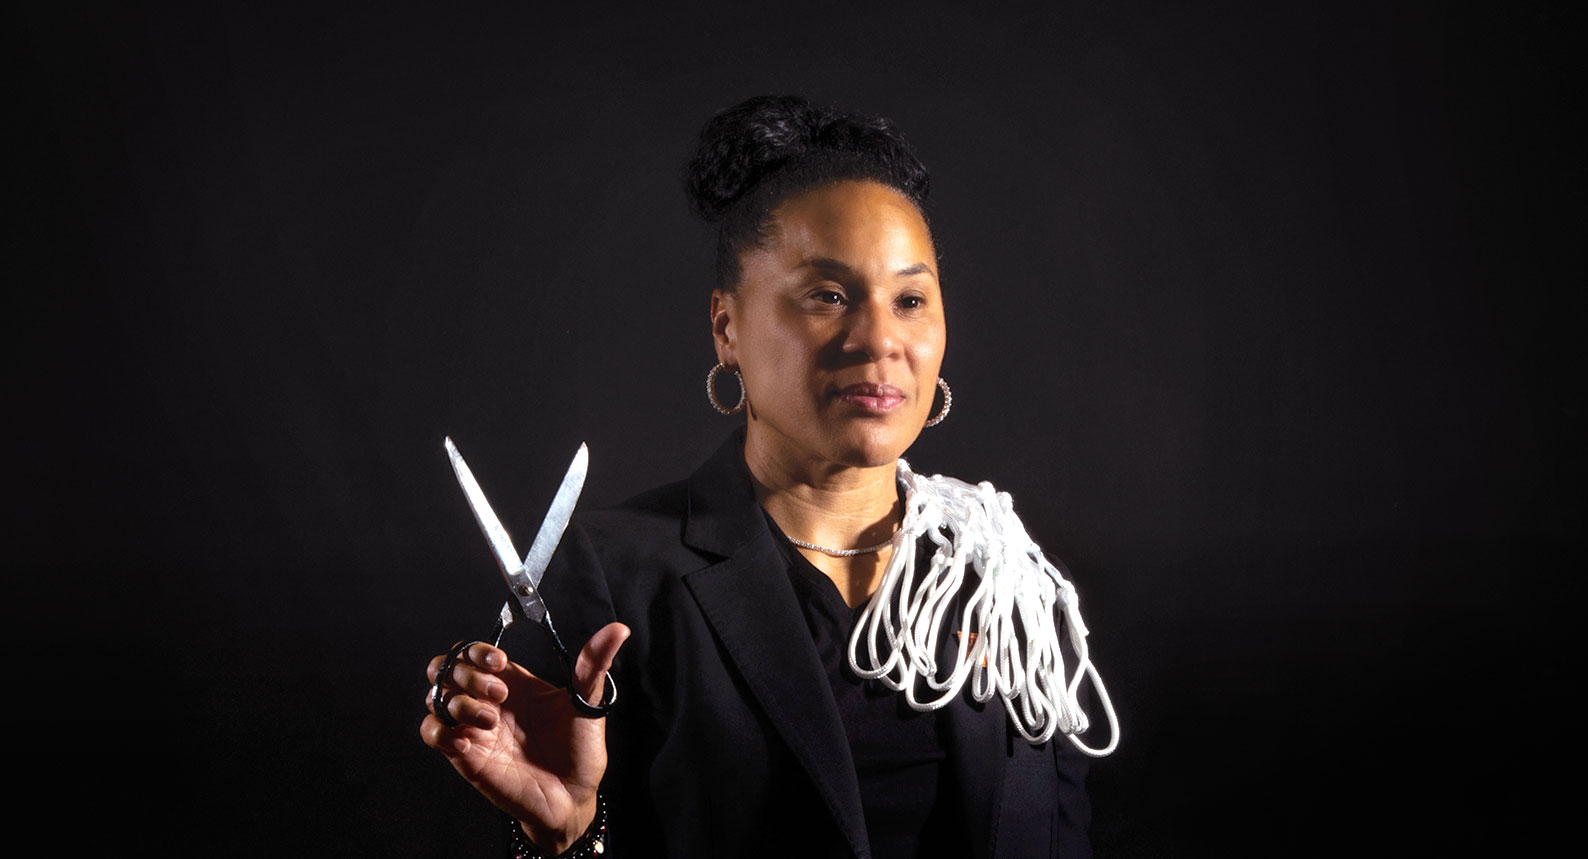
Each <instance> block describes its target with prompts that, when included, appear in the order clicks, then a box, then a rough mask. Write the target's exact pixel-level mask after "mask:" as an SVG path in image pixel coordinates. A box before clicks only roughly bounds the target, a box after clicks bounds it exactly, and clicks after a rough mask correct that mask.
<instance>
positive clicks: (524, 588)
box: [518, 585, 535, 597]
mask: <svg viewBox="0 0 1588 859" xmlns="http://www.w3.org/2000/svg"><path fill="white" fill-rule="evenodd" d="M534 592H535V588H534V587H533V586H532V585H519V586H518V595H519V596H521V597H527V596H529V595H530V594H532V593H534Z"/></svg>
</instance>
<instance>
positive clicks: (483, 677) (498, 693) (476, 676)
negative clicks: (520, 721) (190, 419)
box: [430, 660, 507, 704]
mask: <svg viewBox="0 0 1588 859" xmlns="http://www.w3.org/2000/svg"><path fill="white" fill-rule="evenodd" d="M430 682H431V684H432V685H433V684H434V683H435V674H434V672H431V678H430ZM443 688H444V689H456V690H458V691H461V692H464V693H467V694H469V695H473V696H474V697H476V698H481V699H485V700H489V701H494V702H496V703H498V704H500V703H502V702H503V701H506V700H507V684H506V683H503V682H502V680H501V679H500V678H498V677H497V676H496V675H494V674H488V673H486V672H484V671H481V670H480V669H478V668H476V667H474V666H473V665H470V664H469V663H467V662H463V661H462V660H459V661H458V662H457V663H455V664H453V666H452V673H451V674H449V675H448V676H447V682H446V683H444V684H443Z"/></svg>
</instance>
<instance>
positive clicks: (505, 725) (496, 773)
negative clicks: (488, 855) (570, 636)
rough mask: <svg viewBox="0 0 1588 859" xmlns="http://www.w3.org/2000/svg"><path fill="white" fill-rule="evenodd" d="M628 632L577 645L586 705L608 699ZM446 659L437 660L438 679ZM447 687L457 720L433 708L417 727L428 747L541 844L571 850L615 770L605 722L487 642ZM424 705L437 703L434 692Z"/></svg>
mask: <svg viewBox="0 0 1588 859" xmlns="http://www.w3.org/2000/svg"><path fill="white" fill-rule="evenodd" d="M628 637H629V628H628V627H626V626H624V625H623V624H621V623H609V624H607V625H606V626H604V627H602V628H601V629H600V630H599V631H597V632H596V634H595V635H593V636H591V637H590V640H589V641H588V642H586V644H585V646H584V649H583V650H580V651H579V658H578V660H577V661H576V662H575V664H574V670H573V683H574V684H575V686H576V688H578V689H579V692H580V694H581V695H583V696H584V698H585V700H586V701H600V700H601V697H602V695H603V693H604V692H605V691H606V689H605V683H606V679H605V678H606V672H607V670H608V669H610V668H611V667H612V660H613V659H614V658H616V657H617V653H618V648H619V647H621V646H622V645H623V642H624V641H625V640H626V639H627V638H628ZM444 658H445V657H441V656H437V657H436V658H435V659H432V660H430V667H429V670H428V672H427V674H428V676H429V678H430V682H431V683H432V684H433V683H435V680H436V673H437V672H438V671H440V670H441V663H442V660H443V659H444ZM444 689H445V695H444V699H445V702H446V703H445V707H446V708H447V713H448V714H449V715H450V716H452V718H454V719H456V720H457V722H458V724H457V726H456V727H451V728H449V727H447V726H446V725H444V724H442V722H441V720H440V719H438V718H437V717H436V715H435V712H434V710H433V709H432V711H431V713H430V714H429V715H427V716H425V720H424V722H423V723H422V724H421V725H420V726H419V735H420V736H421V737H423V738H424V741H425V744H426V745H428V746H430V747H431V748H433V749H435V750H436V751H438V752H440V753H442V754H443V755H446V757H447V760H449V761H451V762H452V766H453V767H454V768H455V769H457V771H458V773H459V774H461V775H462V776H463V777H464V778H465V779H467V780H468V782H469V784H472V785H474V787H475V789H476V790H478V791H479V792H480V793H482V794H484V795H485V797H486V799H489V800H490V801H491V802H492V803H493V804H494V805H495V806H496V807H497V808H500V809H501V810H503V811H505V812H507V813H508V814H510V815H512V816H513V817H514V818H515V819H517V820H518V821H519V822H520V823H521V824H522V825H523V828H524V833H525V835H527V836H528V837H529V839H530V840H531V841H533V842H534V843H535V844H536V846H538V847H540V848H541V850H543V851H544V852H546V853H547V854H548V855H556V854H558V853H561V852H562V851H564V850H566V849H567V848H568V846H569V845H570V844H572V843H573V842H574V841H576V840H578V838H579V836H580V835H582V834H583V833H584V831H585V828H586V827H588V826H589V825H590V822H591V821H592V820H594V819H595V813H596V789H597V788H598V787H599V786H600V785H601V777H602V775H604V774H605V773H606V768H607V747H606V720H605V719H601V718H590V717H587V716H581V715H579V713H578V712H577V711H575V710H574V707H573V702H572V701H571V700H570V698H569V695H568V690H566V689H562V688H560V687H557V686H553V685H551V684H550V683H547V682H546V681H544V680H541V679H540V678H539V677H536V676H535V675H533V674H531V673H530V672H529V671H528V670H527V669H525V668H524V667H523V666H522V665H519V664H517V663H515V662H512V661H511V660H509V659H508V658H507V654H506V653H504V652H503V651H502V650H501V649H499V648H496V647H492V646H491V645H489V644H486V643H484V642H477V643H475V644H474V645H472V646H471V647H469V648H468V650H466V651H465V652H464V653H463V655H462V656H460V657H459V658H458V662H457V665H456V666H454V668H453V670H452V678H451V682H449V683H448V684H447V685H446V686H445V687H444ZM425 706H426V707H427V708H429V707H432V706H433V705H432V703H431V700H430V694H429V690H426V693H425Z"/></svg>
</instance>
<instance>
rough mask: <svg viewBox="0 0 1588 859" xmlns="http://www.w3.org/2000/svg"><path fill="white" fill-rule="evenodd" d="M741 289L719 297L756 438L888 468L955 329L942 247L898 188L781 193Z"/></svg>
mask: <svg viewBox="0 0 1588 859" xmlns="http://www.w3.org/2000/svg"><path fill="white" fill-rule="evenodd" d="M769 232H770V236H769V238H768V241H767V242H766V243H765V246H764V247H759V248H753V249H751V250H749V251H746V252H745V253H744V254H743V256H742V257H741V258H740V279H739V287H738V289H736V290H735V291H734V292H732V293H724V292H722V291H720V290H719V291H718V292H716V293H713V295H712V299H711V315H712V331H713V335H714V337H715V339H716V346H717V357H718V359H719V360H721V361H722V362H724V363H726V364H727V365H728V366H729V367H733V368H736V369H738V370H739V371H740V372H741V373H742V374H743V376H744V384H745V388H746V390H747V393H748V395H749V401H750V405H749V409H748V410H749V415H750V417H749V429H748V434H749V435H748V441H747V444H749V445H751V446H752V447H754V448H755V449H756V452H758V453H761V454H765V455H771V456H775V457H778V458H780V459H783V460H785V461H787V462H789V463H790V464H791V465H793V464H796V463H808V464H812V465H817V464H821V463H827V464H833V465H842V466H858V467H875V466H881V465H890V464H892V463H893V461H894V460H896V459H898V458H899V456H900V455H902V454H903V453H904V451H905V450H906V449H907V448H908V447H909V446H910V444H911V443H912V442H914V441H915V437H916V436H917V435H918V434H919V433H920V431H921V426H922V424H924V423H925V422H926V419H927V417H928V413H929V411H930V410H931V407H932V396H933V394H934V393H935V392H936V391H937V374H938V368H939V367H940V366H941V365H942V362H943V346H944V343H945V341H946V336H947V335H946V329H945V327H944V322H943V296H942V291H941V289H940V288H939V284H938V280H937V255H936V253H935V251H934V249H933V246H932V236H931V233H930V232H929V231H928V229H927V226H926V221H925V220H924V219H923V218H922V217H921V213H920V212H919V211H918V210H917V209H916V208H915V206H914V205H913V204H912V203H910V201H909V200H907V199H905V198H904V197H903V196H901V195H900V194H899V193H898V192H897V191H894V190H893V189H891V188H888V187H886V186H884V185H881V184H879V183H876V182H868V181H853V182H841V183H837V184H834V185H829V186H825V187H822V188H817V189H814V190H811V191H807V192H805V193H802V194H799V195H797V196H794V197H790V198H789V199H787V200H785V201H783V203H782V204H781V205H779V206H778V208H777V209H776V210H774V212H773V218H772V227H771V230H770V231H769Z"/></svg>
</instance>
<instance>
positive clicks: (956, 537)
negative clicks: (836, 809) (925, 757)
mask: <svg viewBox="0 0 1588 859" xmlns="http://www.w3.org/2000/svg"><path fill="white" fill-rule="evenodd" d="M899 482H900V483H902V484H903V485H904V488H905V491H906V497H905V511H904V522H903V523H902V524H901V525H900V527H899V531H898V533H896V534H895V535H894V537H893V557H892V558H891V559H889V562H888V569H887V571H886V572H885V573H884V574H883V578H882V584H881V585H880V586H879V587H878V588H877V592H876V593H875V594H874V595H873V596H872V598H871V600H870V602H868V603H867V604H866V607H865V609H864V610H863V611H862V612H861V615H860V619H859V621H858V622H857V623H856V624H855V631H854V633H853V634H851V635H850V637H849V668H850V670H852V671H854V672H855V675H856V676H858V677H863V678H867V679H876V680H881V681H882V682H883V683H885V684H887V685H888V687H889V688H892V689H895V690H897V691H900V692H903V693H904V697H905V700H906V701H907V702H909V704H910V706H911V707H913V708H915V709H916V710H920V711H926V710H936V709H938V708H940V707H942V706H943V705H945V704H947V703H948V702H949V701H952V700H954V698H956V697H957V696H958V695H959V693H960V689H961V688H962V687H964V685H965V682H966V680H969V681H970V694H971V697H972V698H974V699H975V700H976V701H980V702H985V701H987V700H988V699H990V698H991V697H992V696H993V695H994V694H996V695H998V697H999V698H1001V699H1003V703H1004V709H1006V710H1008V711H1009V719H1010V721H1011V722H1013V724H1014V727H1015V730H1017V731H1019V732H1020V736H1022V737H1024V738H1025V739H1026V741H1027V742H1030V743H1033V744H1039V745H1040V744H1042V743H1045V742H1047V741H1048V740H1049V739H1051V738H1052V737H1053V734H1054V732H1055V731H1058V732H1061V733H1063V734H1064V735H1065V736H1067V737H1069V739H1070V742H1071V743H1074V744H1075V747H1076V748H1078V749H1080V750H1081V751H1082V752H1085V753H1086V754H1088V755H1091V756H1093V757H1102V756H1104V755H1106V754H1108V753H1110V752H1112V751H1113V750H1114V748H1115V747H1116V746H1118V745H1119V720H1118V719H1117V718H1116V717H1115V715H1114V705H1113V703H1112V702H1111V701H1109V698H1108V690H1107V689H1105V688H1103V678H1102V677H1100V676H1098V674H1097V669H1096V668H1094V667H1093V666H1092V660H1091V656H1090V655H1089V653H1088V651H1087V646H1086V624H1085V623H1083V622H1082V621H1081V607H1080V598H1079V597H1078V596H1077V595H1076V593H1075V586H1074V585H1071V584H1070V583H1069V581H1067V580H1066V579H1065V578H1064V576H1063V575H1062V574H1060V573H1059V571H1058V569H1057V568H1055V567H1054V566H1053V564H1051V563H1049V562H1048V559H1047V558H1046V557H1045V556H1044V555H1043V554H1042V549H1041V548H1040V547H1038V546H1037V544H1036V543H1034V542H1032V541H1031V537H1030V536H1028V535H1027V534H1026V529H1025V526H1024V525H1022V524H1021V523H1020V519H1019V517H1017V516H1015V513H1014V502H1013V500H1012V499H1011V498H1010V497H1009V493H1007V492H998V491H997V490H995V489H994V488H993V486H992V484H991V483H985V482H984V483H981V484H979V485H976V486H972V485H970V484H969V483H966V482H964V481H962V480H955V479H954V478H952V477H944V476H943V475H941V474H939V475H935V476H933V477H921V476H919V475H917V474H915V473H914V472H913V471H911V470H910V466H909V463H907V462H905V461H904V460H902V459H901V460H899ZM922 536H926V537H930V538H931V540H932V542H934V543H936V544H937V551H936V552H935V553H934V554H933V555H932V560H931V564H930V566H929V568H928V569H926V570H924V571H923V570H919V569H917V567H916V562H915V559H916V552H915V546H916V543H917V541H918V540H919V539H920V538H921V537H922ZM967 568H969V569H970V570H973V571H974V573H975V574H974V576H967V575H966V570H967ZM967 587H968V588H971V589H972V590H971V591H970V596H969V597H968V598H966V599H965V600H964V607H963V609H962V611H961V613H960V616H959V617H958V618H953V617H950V616H949V614H950V612H951V611H953V610H954V606H955V603H956V602H957V601H958V600H957V597H958V596H959V594H960V592H961V591H962V590H963V589H965V588H967ZM1061 626H1062V627H1064V629H1065V630H1066V632H1067V633H1068V636H1069V640H1070V649H1071V650H1072V651H1074V653H1075V656H1076V665H1075V671H1074V673H1073V675H1071V676H1070V679H1069V680H1068V681H1066V679H1065V673H1064V654H1063V652H1062V651H1061V650H1060V648H1059V628H1060V627H1061ZM956 630H957V631H958V632H959V643H958V648H959V649H958V653H957V656H956V657H955V659H954V663H953V666H952V670H951V671H949V672H948V674H947V676H943V675H942V674H940V673H939V671H938V666H937V654H938V652H939V642H940V637H941V636H942V635H943V634H944V633H945V632H947V633H949V634H954V632H955V631H956ZM861 650H864V651H865V652H864V654H863V655H864V659H862V658H861V657H862V654H861V652H860V651H861ZM862 663H864V664H862ZM1083 677H1090V678H1092V686H1093V688H1095V689H1096V690H1097V697H1098V700H1099V702H1100V703H1101V704H1102V707H1103V710H1104V712H1105V713H1107V714H1108V724H1109V733H1110V737H1111V738H1110V740H1109V742H1108V745H1107V746H1105V747H1103V748H1100V749H1096V748H1092V747H1090V746H1088V745H1086V744H1085V743H1083V742H1081V740H1080V739H1079V737H1078V736H1077V735H1079V734H1081V733H1083V732H1085V731H1086V729H1087V727H1088V722H1087V718H1086V714H1085V713H1084V712H1082V710H1081V706H1080V703H1079V702H1078V701H1077V700H1076V693H1077V691H1078V690H1079V689H1080V686H1081V680H1082V678H1083Z"/></svg>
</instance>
